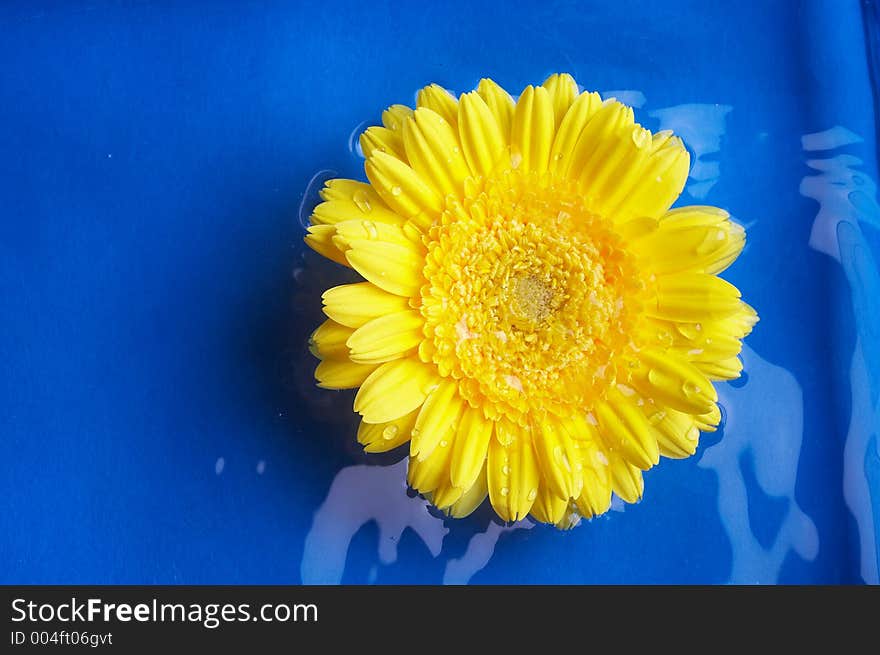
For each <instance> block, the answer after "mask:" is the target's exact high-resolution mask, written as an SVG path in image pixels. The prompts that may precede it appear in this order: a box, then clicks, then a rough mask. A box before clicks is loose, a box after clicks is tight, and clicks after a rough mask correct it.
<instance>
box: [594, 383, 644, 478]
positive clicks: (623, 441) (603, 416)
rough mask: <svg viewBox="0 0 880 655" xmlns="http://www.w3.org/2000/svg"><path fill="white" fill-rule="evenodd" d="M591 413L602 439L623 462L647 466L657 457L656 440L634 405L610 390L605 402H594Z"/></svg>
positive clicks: (641, 466) (642, 466)
mask: <svg viewBox="0 0 880 655" xmlns="http://www.w3.org/2000/svg"><path fill="white" fill-rule="evenodd" d="M594 412H595V414H596V418H597V419H598V421H599V430H600V432H601V434H602V439H603V441H605V443H607V444H608V445H609V446H610V447H611V448H612V449H613V450H614V451H616V452H618V453H620V455H621V456H622V457H624V458H625V459H626V461H628V462H631V463H632V464H633V465H635V466H638V467H639V468H641V469H649V468H651V467H652V466H653V465H654V464H656V463H657V462H658V461H659V459H660V450H659V448H658V447H657V439H656V437H654V435H653V434H652V433H651V426H650V424H649V423H648V420H647V419H646V418H645V415H644V414H642V412H641V411H639V408H638V406H637V405H636V404H635V403H634V402H632V400H630V399H629V398H626V397H624V396H623V395H622V394H620V393H616V392H614V391H613V390H612V391H611V392H609V394H608V398H607V400H605V401H598V402H597V403H596V405H595V408H594Z"/></svg>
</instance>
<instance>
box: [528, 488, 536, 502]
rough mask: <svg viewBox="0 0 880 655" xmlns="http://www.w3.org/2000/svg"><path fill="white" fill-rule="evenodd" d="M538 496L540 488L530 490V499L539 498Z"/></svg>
mask: <svg viewBox="0 0 880 655" xmlns="http://www.w3.org/2000/svg"><path fill="white" fill-rule="evenodd" d="M537 497H538V490H537V489H532V490H531V491H530V492H529V500H534V499H535V498H537Z"/></svg>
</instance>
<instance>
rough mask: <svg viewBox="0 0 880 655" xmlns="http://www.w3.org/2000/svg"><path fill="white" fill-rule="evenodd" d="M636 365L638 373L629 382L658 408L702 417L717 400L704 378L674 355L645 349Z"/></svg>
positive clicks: (713, 390) (710, 385)
mask: <svg viewBox="0 0 880 655" xmlns="http://www.w3.org/2000/svg"><path fill="white" fill-rule="evenodd" d="M639 362H640V365H641V366H640V369H639V371H638V372H637V374H635V375H634V376H633V378H632V382H633V384H634V385H635V386H636V387H637V388H638V389H639V391H641V392H642V394H644V395H645V396H647V397H649V398H652V399H653V400H654V401H655V402H656V403H657V404H658V405H668V406H669V407H671V408H673V409H677V410H679V411H681V412H685V413H688V414H703V413H705V412H708V411H710V410H711V409H712V405H713V404H714V403H715V402H716V401H717V400H718V393H717V392H716V391H715V387H713V386H712V383H711V382H710V381H709V380H708V379H706V376H705V375H703V374H702V373H701V372H700V371H699V369H698V368H697V367H696V366H694V365H693V364H691V363H690V362H688V361H685V360H684V359H682V358H680V357H678V356H676V355H675V354H672V353H668V352H667V353H663V352H661V351H659V350H657V349H652V348H645V349H643V350H641V351H640V352H639Z"/></svg>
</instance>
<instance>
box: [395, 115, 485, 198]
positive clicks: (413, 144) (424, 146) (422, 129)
mask: <svg viewBox="0 0 880 655" xmlns="http://www.w3.org/2000/svg"><path fill="white" fill-rule="evenodd" d="M403 144H404V147H405V148H406V154H407V156H408V157H409V161H410V163H411V164H412V167H413V169H414V170H415V171H416V173H418V174H419V176H421V178H422V180H425V181H427V182H428V184H430V185H431V186H432V187H433V188H434V189H435V190H436V191H437V192H438V193H439V194H440V195H443V196H445V195H447V194H450V193H452V194H455V195H457V196H460V195H461V191H462V187H463V185H464V179H465V178H466V177H467V176H468V175H469V174H470V169H469V168H468V165H467V162H465V159H464V155H462V154H461V147H460V145H459V143H458V135H457V134H456V132H454V131H453V129H452V127H450V125H449V123H448V122H447V121H446V120H444V119H443V118H441V117H440V115H439V114H438V113H436V112H434V111H432V110H430V109H427V108H425V107H422V108H419V109H416V111H415V113H414V114H413V116H412V118H408V119H407V120H406V122H405V123H404V124H403Z"/></svg>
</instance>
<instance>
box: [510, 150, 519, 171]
mask: <svg viewBox="0 0 880 655" xmlns="http://www.w3.org/2000/svg"><path fill="white" fill-rule="evenodd" d="M520 164H522V155H521V154H520V153H518V152H512V153H510V165H511V167H512V168H519V165H520Z"/></svg>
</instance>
